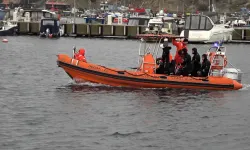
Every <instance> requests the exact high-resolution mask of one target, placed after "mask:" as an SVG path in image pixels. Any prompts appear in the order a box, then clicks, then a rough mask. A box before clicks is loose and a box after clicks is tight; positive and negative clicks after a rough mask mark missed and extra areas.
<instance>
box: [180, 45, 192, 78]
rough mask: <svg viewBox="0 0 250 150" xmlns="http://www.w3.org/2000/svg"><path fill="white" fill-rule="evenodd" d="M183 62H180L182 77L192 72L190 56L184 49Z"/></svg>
mask: <svg viewBox="0 0 250 150" xmlns="http://www.w3.org/2000/svg"><path fill="white" fill-rule="evenodd" d="M182 51H183V62H182V64H181V65H182V66H183V68H182V70H183V72H182V75H183V76H188V75H189V74H191V72H192V62H191V56H190V55H189V54H188V52H187V49H186V48H184V49H183V50H182Z"/></svg>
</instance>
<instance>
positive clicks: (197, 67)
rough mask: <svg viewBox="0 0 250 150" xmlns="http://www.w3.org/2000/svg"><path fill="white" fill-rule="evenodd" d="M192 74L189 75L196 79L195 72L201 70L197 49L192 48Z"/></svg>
mask: <svg viewBox="0 0 250 150" xmlns="http://www.w3.org/2000/svg"><path fill="white" fill-rule="evenodd" d="M192 54H193V57H192V66H193V67H192V72H191V75H192V76H194V77H196V76H197V72H198V71H199V70H200V69H201V63H200V61H201V57H200V55H199V53H198V52H197V48H193V49H192Z"/></svg>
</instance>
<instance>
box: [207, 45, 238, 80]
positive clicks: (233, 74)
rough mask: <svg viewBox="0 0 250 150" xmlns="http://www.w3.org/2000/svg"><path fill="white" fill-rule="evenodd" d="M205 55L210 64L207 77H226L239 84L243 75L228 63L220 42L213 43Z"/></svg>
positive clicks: (224, 48) (224, 49)
mask: <svg viewBox="0 0 250 150" xmlns="http://www.w3.org/2000/svg"><path fill="white" fill-rule="evenodd" d="M207 55H208V56H209V59H210V62H211V66H210V71H209V76H217V77H227V78H230V79H233V80H236V81H237V82H239V83H241V80H242V74H243V73H242V71H241V70H240V69H237V68H235V67H234V66H233V65H232V64H231V63H229V62H228V60H227V57H226V47H224V46H222V42H220V43H218V42H215V43H214V45H213V46H212V47H211V48H210V49H209V50H208V51H207Z"/></svg>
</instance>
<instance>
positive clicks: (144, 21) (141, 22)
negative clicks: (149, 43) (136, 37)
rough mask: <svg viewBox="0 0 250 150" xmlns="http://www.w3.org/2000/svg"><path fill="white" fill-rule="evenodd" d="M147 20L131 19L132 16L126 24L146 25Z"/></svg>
mask: <svg viewBox="0 0 250 150" xmlns="http://www.w3.org/2000/svg"><path fill="white" fill-rule="evenodd" d="M148 22H149V19H140V18H138V19H137V18H136V19H132V18H130V19H129V20H128V25H129V26H138V25H141V26H147V25H148Z"/></svg>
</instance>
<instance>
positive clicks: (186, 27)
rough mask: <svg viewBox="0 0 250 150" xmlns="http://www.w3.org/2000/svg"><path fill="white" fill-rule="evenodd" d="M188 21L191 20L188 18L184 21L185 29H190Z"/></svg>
mask: <svg viewBox="0 0 250 150" xmlns="http://www.w3.org/2000/svg"><path fill="white" fill-rule="evenodd" d="M190 20H191V17H190V16H188V17H187V18H186V21H185V29H190Z"/></svg>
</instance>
